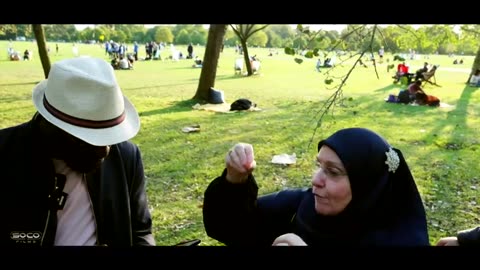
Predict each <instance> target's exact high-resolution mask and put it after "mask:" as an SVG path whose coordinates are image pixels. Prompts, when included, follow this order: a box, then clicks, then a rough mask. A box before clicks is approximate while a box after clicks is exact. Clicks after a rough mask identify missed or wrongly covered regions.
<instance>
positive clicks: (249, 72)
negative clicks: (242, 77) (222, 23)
mask: <svg viewBox="0 0 480 270" xmlns="http://www.w3.org/2000/svg"><path fill="white" fill-rule="evenodd" d="M240 42H241V43H242V50H243V59H245V65H246V66H247V76H251V75H253V70H252V65H251V64H250V56H249V55H248V48H247V41H246V40H243V39H242V40H240Z"/></svg>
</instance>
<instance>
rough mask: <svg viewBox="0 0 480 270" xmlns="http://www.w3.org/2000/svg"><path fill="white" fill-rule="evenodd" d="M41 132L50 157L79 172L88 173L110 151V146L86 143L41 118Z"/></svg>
mask: <svg viewBox="0 0 480 270" xmlns="http://www.w3.org/2000/svg"><path fill="white" fill-rule="evenodd" d="M41 128H42V133H43V134H45V135H46V136H45V140H46V141H47V144H46V146H47V149H48V150H47V151H48V152H49V154H50V157H51V158H56V159H61V160H63V161H64V162H65V163H66V164H67V166H68V167H70V168H71V169H72V170H74V171H77V172H80V173H90V172H93V171H95V170H97V169H98V168H100V165H101V164H102V162H103V160H104V159H105V157H107V156H108V154H109V152H110V146H94V145H91V144H88V143H86V142H84V141H82V140H80V139H78V138H76V137H74V136H72V135H70V134H68V133H67V132H65V131H63V130H62V129H60V128H58V127H56V126H54V125H52V124H51V123H50V122H48V121H46V120H45V119H43V121H42V124H41Z"/></svg>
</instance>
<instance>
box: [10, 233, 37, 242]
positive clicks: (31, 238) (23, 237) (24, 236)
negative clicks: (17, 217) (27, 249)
mask: <svg viewBox="0 0 480 270" xmlns="http://www.w3.org/2000/svg"><path fill="white" fill-rule="evenodd" d="M10 239H11V240H13V241H15V242H16V243H19V244H35V243H37V242H38V241H40V239H42V233H41V232H11V233H10Z"/></svg>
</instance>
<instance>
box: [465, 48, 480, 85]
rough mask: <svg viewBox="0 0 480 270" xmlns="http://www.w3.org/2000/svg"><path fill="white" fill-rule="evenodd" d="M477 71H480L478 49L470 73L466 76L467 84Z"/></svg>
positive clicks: (479, 52) (479, 53)
mask: <svg viewBox="0 0 480 270" xmlns="http://www.w3.org/2000/svg"><path fill="white" fill-rule="evenodd" d="M477 69H480V47H478V50H477V54H476V55H475V59H474V60H473V65H472V72H470V75H468V80H467V84H468V83H469V82H470V78H472V75H473V74H475V71H476V70H477Z"/></svg>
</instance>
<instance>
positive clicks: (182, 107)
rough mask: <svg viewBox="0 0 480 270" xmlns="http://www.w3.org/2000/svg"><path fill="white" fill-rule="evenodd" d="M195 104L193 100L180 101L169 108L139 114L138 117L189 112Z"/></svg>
mask: <svg viewBox="0 0 480 270" xmlns="http://www.w3.org/2000/svg"><path fill="white" fill-rule="evenodd" d="M197 103H198V101H197V100H194V99H187V100H182V101H178V102H173V103H172V104H171V106H169V107H165V108H161V109H156V110H150V111H143V112H139V115H140V116H151V115H155V114H164V113H174V112H186V111H191V110H192V106H193V105H195V104H197Z"/></svg>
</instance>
